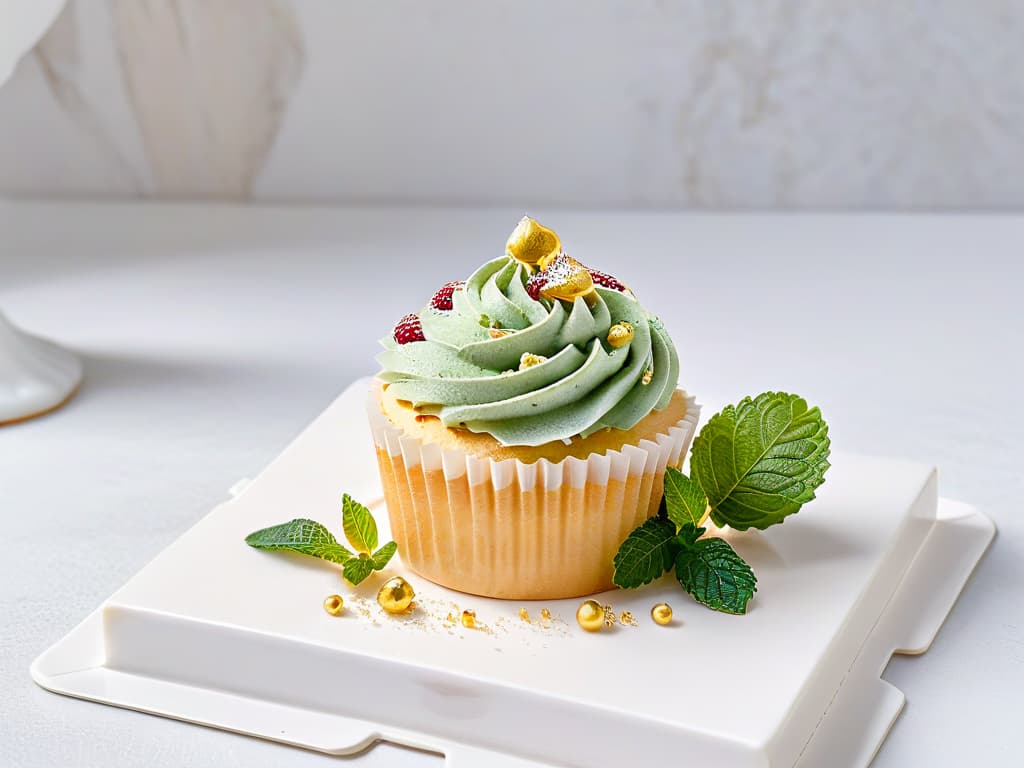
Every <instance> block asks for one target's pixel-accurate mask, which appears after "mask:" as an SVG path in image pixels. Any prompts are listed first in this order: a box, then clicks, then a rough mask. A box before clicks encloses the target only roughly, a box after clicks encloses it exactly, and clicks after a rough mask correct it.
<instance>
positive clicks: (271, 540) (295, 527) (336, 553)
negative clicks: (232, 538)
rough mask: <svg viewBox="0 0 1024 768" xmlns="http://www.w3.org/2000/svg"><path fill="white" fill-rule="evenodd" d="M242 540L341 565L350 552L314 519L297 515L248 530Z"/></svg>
mask: <svg viewBox="0 0 1024 768" xmlns="http://www.w3.org/2000/svg"><path fill="white" fill-rule="evenodd" d="M245 543H246V544H248V545H249V546H250V547H256V549H269V550H285V551H288V552H298V553H299V554H300V555H309V556H310V557H319V558H320V559H321V560H327V561H329V562H332V563H338V564H339V565H344V564H345V563H346V562H348V561H349V560H350V559H351V558H352V553H351V552H349V551H348V550H347V549H345V547H343V546H341V544H339V543H338V542H337V540H336V539H335V538H334V536H332V535H331V532H330V531H328V530H327V529H326V528H324V527H323V526H322V525H320V523H318V522H316V521H315V520H306V519H304V518H300V519H298V520H292V521H290V522H287V523H282V524H281V525H274V526H271V527H270V528H263V529H262V530H259V531H255V532H254V533H250V534H249V535H248V536H246V537H245Z"/></svg>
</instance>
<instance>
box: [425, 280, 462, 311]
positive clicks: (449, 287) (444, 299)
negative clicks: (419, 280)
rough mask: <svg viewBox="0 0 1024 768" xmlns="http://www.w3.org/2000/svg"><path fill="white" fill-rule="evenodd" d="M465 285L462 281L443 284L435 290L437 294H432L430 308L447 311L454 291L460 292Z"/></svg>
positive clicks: (450, 306)
mask: <svg viewBox="0 0 1024 768" xmlns="http://www.w3.org/2000/svg"><path fill="white" fill-rule="evenodd" d="M465 285H466V283H465V282H463V281H462V280H454V281H452V282H450V283H445V284H444V285H442V286H441V287H440V288H438V289H437V293H435V294H434V296H433V298H431V300H430V306H431V307H433V308H434V309H440V310H449V309H451V308H452V294H453V293H455V292H456V291H461V290H462V288H463V286H465Z"/></svg>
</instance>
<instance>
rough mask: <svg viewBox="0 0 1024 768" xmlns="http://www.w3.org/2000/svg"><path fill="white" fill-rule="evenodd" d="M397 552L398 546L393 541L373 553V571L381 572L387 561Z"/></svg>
mask: <svg viewBox="0 0 1024 768" xmlns="http://www.w3.org/2000/svg"><path fill="white" fill-rule="evenodd" d="M397 550H398V545H397V544H395V542H393V541H389V542H388V543H387V544H385V545H384V546H383V547H381V548H380V549H378V550H377V551H376V552H374V553H373V569H374V570H375V571H379V570H381V569H382V568H383V567H384V566H386V565H387V564H388V561H389V560H390V559H391V558H392V557H393V556H394V554H395V552H396V551H397Z"/></svg>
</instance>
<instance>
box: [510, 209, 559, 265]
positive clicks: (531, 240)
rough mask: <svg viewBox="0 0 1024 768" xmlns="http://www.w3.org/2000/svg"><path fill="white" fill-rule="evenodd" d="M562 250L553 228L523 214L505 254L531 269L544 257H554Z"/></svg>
mask: <svg viewBox="0 0 1024 768" xmlns="http://www.w3.org/2000/svg"><path fill="white" fill-rule="evenodd" d="M561 250H562V242H561V241H560V240H559V239H558V235H556V234H555V233H554V231H553V230H550V229H548V228H547V227H545V226H544V225H543V224H540V223H539V222H537V221H536V220H535V219H531V218H530V217H529V216H523V218H521V219H520V220H519V223H518V224H516V228H515V229H513V230H512V234H511V235H509V238H508V242H507V243H505V255H506V256H509V257H510V258H513V259H515V260H516V261H518V262H520V263H522V264H526V265H527V266H529V267H530V268H531V269H532V268H534V267H536V266H537V265H538V264H540V262H541V260H542V259H548V260H550V259H552V258H554V257H555V256H557V255H558V254H559V253H560V252H561Z"/></svg>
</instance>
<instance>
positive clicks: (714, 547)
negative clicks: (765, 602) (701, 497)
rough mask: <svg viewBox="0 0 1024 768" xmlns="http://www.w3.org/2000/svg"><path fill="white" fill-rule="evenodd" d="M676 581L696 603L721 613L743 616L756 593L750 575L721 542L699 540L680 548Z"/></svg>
mask: <svg viewBox="0 0 1024 768" xmlns="http://www.w3.org/2000/svg"><path fill="white" fill-rule="evenodd" d="M697 530H698V531H699V530H700V529H697ZM676 578H677V579H679V583H680V584H682V585H683V589H685V590H686V591H687V592H689V593H690V595H692V596H693V598H694V599H695V600H696V601H697V602H699V603H703V604H704V605H706V606H708V608H713V609H714V610H716V611H723V612H725V613H746V612H747V603H748V602H749V601H750V598H752V597H753V596H754V593H755V592H756V591H757V577H755V576H754V572H753V571H752V570H750V566H749V565H747V564H746V562H745V561H744V560H743V558H742V557H740V556H739V555H737V554H736V552H734V551H733V548H732V547H730V546H729V542H727V541H726V540H725V539H700V540H698V541H694V542H693V543H692V544H689V545H688V546H686V547H684V548H682V549H681V550H680V551H679V553H678V554H677V555H676Z"/></svg>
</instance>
